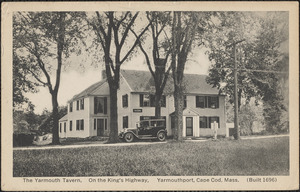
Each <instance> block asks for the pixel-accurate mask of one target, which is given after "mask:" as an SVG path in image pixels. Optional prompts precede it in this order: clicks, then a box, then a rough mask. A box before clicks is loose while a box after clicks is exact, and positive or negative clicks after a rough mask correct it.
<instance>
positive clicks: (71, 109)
mask: <svg viewBox="0 0 300 192" xmlns="http://www.w3.org/2000/svg"><path fill="white" fill-rule="evenodd" d="M72 111H73V102H70V112H72Z"/></svg>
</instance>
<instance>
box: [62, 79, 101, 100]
mask: <svg viewBox="0 0 300 192" xmlns="http://www.w3.org/2000/svg"><path fill="white" fill-rule="evenodd" d="M101 81H103V82H102V83H101V84H100V85H99V86H97V87H95V88H94V89H93V90H92V91H95V90H96V89H98V88H99V87H101V86H103V85H104V83H106V82H107V78H105V79H102V80H101ZM101 81H98V82H96V83H100V82H101ZM96 83H94V84H96ZM94 84H92V85H90V86H93V85H94ZM90 86H89V87H90ZM89 87H88V88H89ZM88 88H86V89H84V90H83V91H81V92H79V93H78V94H76V95H79V94H81V93H82V92H86V90H87V89H88ZM92 91H91V92H92ZM76 95H75V96H73V97H72V98H71V99H69V100H68V101H67V103H71V102H73V101H75V100H78V99H82V98H85V97H88V96H90V95H92V94H86V93H85V94H84V95H83V96H80V97H76Z"/></svg>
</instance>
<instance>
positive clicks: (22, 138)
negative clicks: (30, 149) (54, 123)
mask: <svg viewBox="0 0 300 192" xmlns="http://www.w3.org/2000/svg"><path fill="white" fill-rule="evenodd" d="M34 136H35V134H33V133H14V134H13V146H14V147H17V146H30V145H32V142H33V139H34Z"/></svg>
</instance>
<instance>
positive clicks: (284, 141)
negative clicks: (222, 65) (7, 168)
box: [13, 137, 289, 177]
mask: <svg viewBox="0 0 300 192" xmlns="http://www.w3.org/2000/svg"><path fill="white" fill-rule="evenodd" d="M13 161H14V162H13V166H14V167H13V175H14V176H15V177H25V176H26V177H31V176H32V177H34V176H36V177H37V176H168V175H170V176H171V175H172V176H176V175H199V176H200V175H201V176H204V175H207V176H212V175H220V176H221V175H224V176H225V175H227V176H237V175H289V138H288V137H280V138H267V139H255V140H240V141H235V140H231V141H230V140H225V139H224V140H219V141H213V140H210V141H206V142H181V143H175V142H169V143H158V144H155V145H132V146H113V147H86V148H77V149H47V150H25V151H19V150H17V151H14V153H13Z"/></svg>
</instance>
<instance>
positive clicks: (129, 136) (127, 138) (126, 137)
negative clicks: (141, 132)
mask: <svg viewBox="0 0 300 192" xmlns="http://www.w3.org/2000/svg"><path fill="white" fill-rule="evenodd" d="M133 139H134V136H133V134H132V133H126V134H125V135H124V140H125V141H126V142H128V143H129V142H132V141H133Z"/></svg>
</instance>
